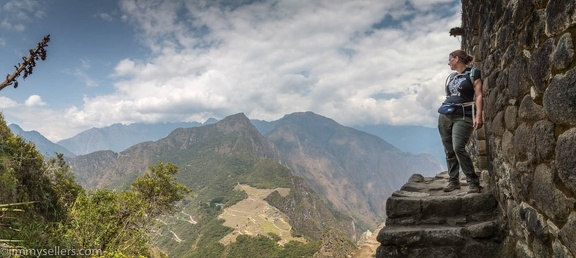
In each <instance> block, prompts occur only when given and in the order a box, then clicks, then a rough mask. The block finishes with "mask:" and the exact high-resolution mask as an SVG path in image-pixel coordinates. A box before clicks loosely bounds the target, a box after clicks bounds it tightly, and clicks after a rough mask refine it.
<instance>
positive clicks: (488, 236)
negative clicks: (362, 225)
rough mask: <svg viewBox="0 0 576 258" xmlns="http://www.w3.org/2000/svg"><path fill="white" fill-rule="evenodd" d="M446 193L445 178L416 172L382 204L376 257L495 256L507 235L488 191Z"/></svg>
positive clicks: (444, 174) (463, 185)
mask: <svg viewBox="0 0 576 258" xmlns="http://www.w3.org/2000/svg"><path fill="white" fill-rule="evenodd" d="M460 181H461V185H462V188H461V189H458V190H455V191H453V192H448V193H446V192H444V191H443V187H444V186H446V185H447V184H448V175H447V173H446V172H442V173H440V174H438V175H437V176H435V177H423V176H422V175H419V174H415V175H412V177H411V178H410V179H409V180H408V182H407V183H406V184H405V185H404V186H403V187H402V188H401V189H400V190H399V191H396V192H394V194H392V196H391V197H390V198H388V200H387V202H386V215H387V219H386V226H385V227H384V228H383V229H382V230H380V232H379V233H378V237H377V240H378V242H380V246H379V247H378V249H377V251H376V257H377V258H380V257H403V258H406V257H418V258H421V257H446V258H448V257H499V256H500V255H499V253H500V250H501V243H502V241H503V237H504V236H505V234H504V230H503V229H502V227H501V223H499V222H498V221H497V218H498V216H497V215H498V214H497V213H498V209H497V208H498V203H497V201H496V199H495V198H494V196H493V195H492V194H491V193H490V192H488V191H487V190H483V191H482V192H481V193H471V194H468V193H467V191H468V185H467V183H466V181H465V178H461V180H460Z"/></svg>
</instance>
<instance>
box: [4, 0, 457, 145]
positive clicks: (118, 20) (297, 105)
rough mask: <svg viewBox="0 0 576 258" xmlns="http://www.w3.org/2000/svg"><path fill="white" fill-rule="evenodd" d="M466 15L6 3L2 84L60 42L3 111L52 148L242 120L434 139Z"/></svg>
mask: <svg viewBox="0 0 576 258" xmlns="http://www.w3.org/2000/svg"><path fill="white" fill-rule="evenodd" d="M460 15H461V4H460V0H455V1H452V0H407V1H400V0H354V1H350V0H314V1H310V0H274V1H267V0H262V1H248V0H238V1H235V0H188V1H186V0H181V1H179V0H98V1H86V0H84V1H83V0H0V71H4V73H5V74H8V73H12V72H13V70H14V67H13V66H14V65H15V64H17V63H18V62H19V61H21V58H22V56H24V55H26V54H27V52H28V49H30V48H33V47H35V46H36V43H37V42H38V41H40V40H41V39H42V37H43V36H44V35H46V34H50V35H51V42H50V43H49V46H48V47H47V51H48V58H47V60H46V61H44V62H40V63H38V64H37V66H36V67H35V69H34V73H33V74H32V75H31V76H30V77H28V78H27V79H25V80H23V79H22V78H20V79H19V87H18V88H17V89H14V88H13V87H7V88H5V89H3V90H2V91H0V110H1V111H2V113H3V115H4V117H5V119H6V120H7V122H8V123H16V124H18V125H20V126H21V127H22V128H23V129H24V130H36V131H38V132H40V133H42V134H43V135H44V136H46V137H48V138H49V139H50V140H53V141H58V140H61V139H65V138H69V137H72V136H74V135H75V134H77V133H79V132H81V131H83V130H86V129H89V128H92V127H104V126H108V125H111V124H113V123H124V124H130V123H135V122H146V123H147V122H175V121H190V122H191V121H197V122H203V121H205V120H206V119H208V118H210V117H213V118H217V119H221V118H224V117H226V116H228V115H231V114H236V113H239V112H243V113H244V114H246V116H248V117H249V118H251V119H262V120H269V121H271V120H276V119H279V118H281V117H282V116H284V115H285V114H289V113H293V112H300V111H313V112H315V113H318V114H320V115H324V116H327V117H330V118H332V119H334V120H336V121H337V122H339V123H341V124H344V125H368V124H393V125H424V126H435V124H436V117H437V113H436V109H437V106H438V105H439V104H440V103H441V102H442V99H443V96H442V94H443V83H444V80H445V78H446V76H447V75H448V73H449V72H450V71H449V67H448V65H447V58H448V53H450V52H451V51H453V50H455V49H458V48H459V47H460V39H459V38H455V37H450V36H449V33H448V31H449V30H450V28H452V27H457V26H460V20H461V18H460Z"/></svg>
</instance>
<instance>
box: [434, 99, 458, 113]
mask: <svg viewBox="0 0 576 258" xmlns="http://www.w3.org/2000/svg"><path fill="white" fill-rule="evenodd" d="M460 106H461V105H458V104H454V103H449V102H444V103H442V105H441V106H440V108H438V113H440V114H444V115H449V114H454V112H456V108H458V107H460Z"/></svg>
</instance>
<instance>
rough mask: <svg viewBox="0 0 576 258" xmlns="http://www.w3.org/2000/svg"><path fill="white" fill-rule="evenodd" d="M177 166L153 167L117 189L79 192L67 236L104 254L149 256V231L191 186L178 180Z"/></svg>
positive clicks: (66, 228) (67, 227)
mask: <svg viewBox="0 0 576 258" xmlns="http://www.w3.org/2000/svg"><path fill="white" fill-rule="evenodd" d="M176 173H178V168H177V167H176V166H175V165H173V164H171V163H166V164H164V163H162V162H160V163H159V164H157V165H155V166H151V167H150V172H149V173H147V174H146V175H144V176H143V177H141V178H137V179H136V181H135V182H134V183H132V188H131V190H127V191H122V192H120V193H116V192H114V191H112V190H108V189H99V190H96V191H93V192H90V193H87V194H84V193H82V192H81V193H80V194H79V195H78V198H76V201H75V203H74V204H73V206H72V207H71V210H70V214H69V220H68V222H67V223H66V224H65V225H64V234H63V235H64V238H65V240H66V241H67V242H70V243H72V246H73V247H74V248H77V249H99V250H101V251H102V252H104V254H105V256H114V255H128V256H130V257H138V256H149V255H150V253H149V247H150V246H149V232H150V230H151V229H152V227H153V226H154V225H155V219H156V218H157V216H158V215H160V214H163V213H168V212H171V211H173V209H174V205H175V203H176V202H177V201H179V200H181V199H182V198H183V197H184V194H185V193H188V192H189V190H188V189H187V188H186V187H185V186H183V185H181V184H179V183H178V182H176V180H175V179H174V175H175V174H176Z"/></svg>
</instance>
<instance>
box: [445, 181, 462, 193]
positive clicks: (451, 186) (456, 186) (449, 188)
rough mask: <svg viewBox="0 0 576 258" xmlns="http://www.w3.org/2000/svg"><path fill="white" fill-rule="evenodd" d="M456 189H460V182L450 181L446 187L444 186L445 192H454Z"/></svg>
mask: <svg viewBox="0 0 576 258" xmlns="http://www.w3.org/2000/svg"><path fill="white" fill-rule="evenodd" d="M456 189H460V184H458V183H449V184H448V185H447V186H446V187H444V192H452V191H454V190H456Z"/></svg>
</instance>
